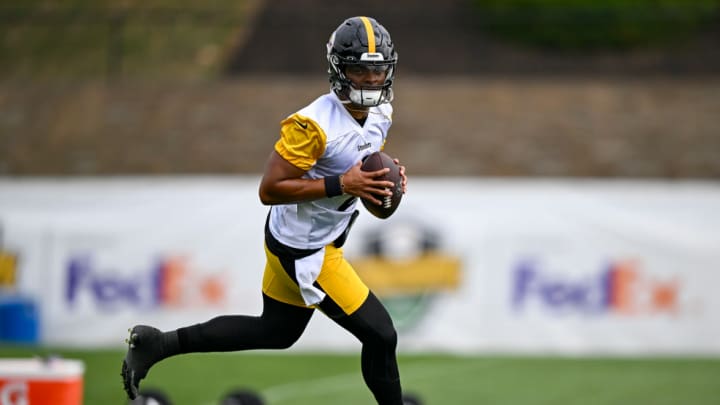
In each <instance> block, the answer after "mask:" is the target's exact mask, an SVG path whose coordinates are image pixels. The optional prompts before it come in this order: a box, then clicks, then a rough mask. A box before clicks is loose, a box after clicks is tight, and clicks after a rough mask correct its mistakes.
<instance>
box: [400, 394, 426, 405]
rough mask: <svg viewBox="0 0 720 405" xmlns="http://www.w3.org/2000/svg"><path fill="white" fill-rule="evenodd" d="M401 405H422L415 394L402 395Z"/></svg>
mask: <svg viewBox="0 0 720 405" xmlns="http://www.w3.org/2000/svg"><path fill="white" fill-rule="evenodd" d="M403 405H423V402H422V401H421V400H420V397H418V396H417V395H415V394H403Z"/></svg>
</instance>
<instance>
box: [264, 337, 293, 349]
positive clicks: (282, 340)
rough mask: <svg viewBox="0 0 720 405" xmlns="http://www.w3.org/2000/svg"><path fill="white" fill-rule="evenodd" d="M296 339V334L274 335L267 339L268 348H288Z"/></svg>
mask: <svg viewBox="0 0 720 405" xmlns="http://www.w3.org/2000/svg"><path fill="white" fill-rule="evenodd" d="M297 341H298V337H297V336H275V337H273V338H272V339H269V340H268V346H269V347H268V349H278V350H282V349H288V348H290V347H292V345H294V344H295V342H297Z"/></svg>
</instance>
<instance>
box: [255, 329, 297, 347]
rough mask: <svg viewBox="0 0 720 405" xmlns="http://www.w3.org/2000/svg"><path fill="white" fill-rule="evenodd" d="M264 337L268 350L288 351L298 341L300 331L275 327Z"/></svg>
mask: <svg viewBox="0 0 720 405" xmlns="http://www.w3.org/2000/svg"><path fill="white" fill-rule="evenodd" d="M264 335H265V337H266V344H267V345H268V348H269V349H288V348H290V347H292V345H294V344H295V342H297V341H298V340H299V339H300V336H301V335H302V330H297V329H295V328H288V327H283V326H279V325H275V326H274V327H270V328H268V330H267V331H266V333H265V334H264Z"/></svg>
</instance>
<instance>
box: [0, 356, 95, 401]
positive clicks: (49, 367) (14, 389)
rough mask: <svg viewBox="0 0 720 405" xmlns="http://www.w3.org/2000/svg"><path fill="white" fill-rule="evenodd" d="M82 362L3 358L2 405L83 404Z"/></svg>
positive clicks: (0, 370)
mask: <svg viewBox="0 0 720 405" xmlns="http://www.w3.org/2000/svg"><path fill="white" fill-rule="evenodd" d="M84 372H85V365H84V364H83V362H82V361H80V360H67V359H55V358H51V359H40V358H37V359H0V405H82V403H83V373H84Z"/></svg>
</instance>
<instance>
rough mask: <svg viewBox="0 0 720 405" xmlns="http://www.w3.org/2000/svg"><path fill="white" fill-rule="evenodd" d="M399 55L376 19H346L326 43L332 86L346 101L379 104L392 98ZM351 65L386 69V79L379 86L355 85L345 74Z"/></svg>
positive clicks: (375, 69) (369, 104)
mask: <svg viewBox="0 0 720 405" xmlns="http://www.w3.org/2000/svg"><path fill="white" fill-rule="evenodd" d="M397 59H398V55H397V52H395V46H394V45H393V42H392V39H390V34H389V33H388V31H387V30H386V29H385V27H383V26H382V25H380V24H379V23H378V22H377V21H375V19H374V18H370V17H352V18H348V19H347V20H345V21H344V22H343V23H342V24H340V26H339V27H338V28H337V29H336V30H335V31H334V32H333V33H332V35H330V40H329V41H328V43H327V60H328V65H329V67H328V73H329V74H330V88H331V89H332V90H333V91H334V92H335V94H337V95H338V96H339V97H340V99H341V100H342V101H343V102H345V103H352V104H356V105H359V106H363V107H366V106H377V105H380V104H382V103H389V102H391V101H392V99H393V91H392V85H393V78H394V75H395V66H396V64H397ZM349 66H359V67H361V68H365V69H370V70H374V71H384V72H386V75H385V82H384V83H383V84H382V85H380V86H362V87H360V88H358V87H356V86H354V85H353V83H352V81H350V80H349V79H348V78H347V77H346V76H345V69H346V68H348V67H349Z"/></svg>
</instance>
